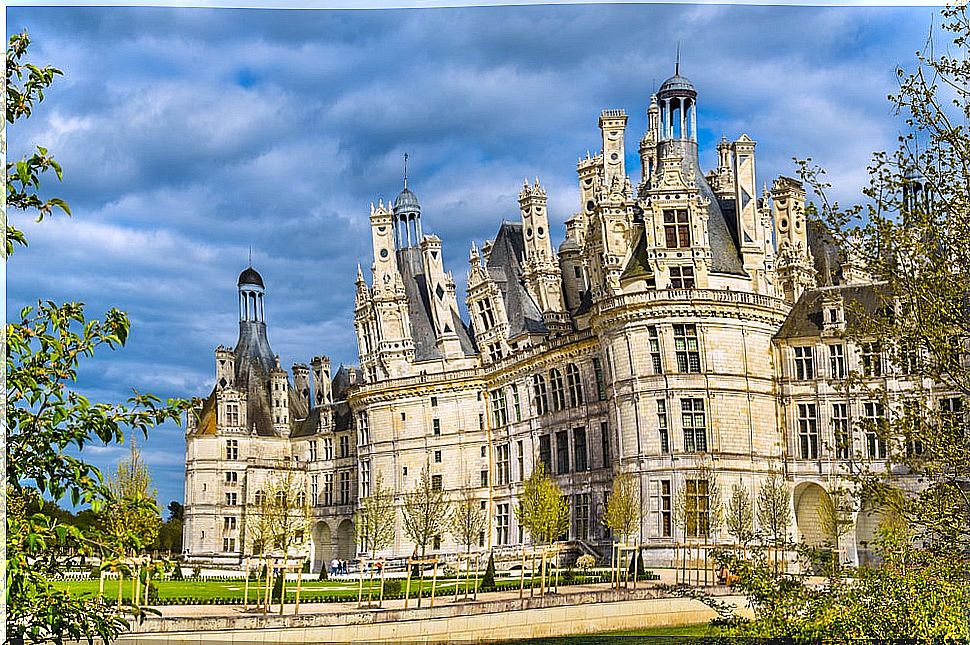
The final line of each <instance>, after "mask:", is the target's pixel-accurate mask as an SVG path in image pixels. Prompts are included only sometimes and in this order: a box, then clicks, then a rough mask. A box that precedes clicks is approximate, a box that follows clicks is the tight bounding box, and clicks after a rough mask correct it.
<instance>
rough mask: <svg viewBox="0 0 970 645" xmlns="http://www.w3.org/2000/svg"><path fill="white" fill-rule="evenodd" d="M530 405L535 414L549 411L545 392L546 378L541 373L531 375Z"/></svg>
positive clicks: (539, 414)
mask: <svg viewBox="0 0 970 645" xmlns="http://www.w3.org/2000/svg"><path fill="white" fill-rule="evenodd" d="M532 407H533V408H534V410H535V414H536V416H541V415H543V414H546V413H547V412H548V411H549V399H548V398H547V393H546V378H545V377H544V376H543V375H542V374H533V375H532Z"/></svg>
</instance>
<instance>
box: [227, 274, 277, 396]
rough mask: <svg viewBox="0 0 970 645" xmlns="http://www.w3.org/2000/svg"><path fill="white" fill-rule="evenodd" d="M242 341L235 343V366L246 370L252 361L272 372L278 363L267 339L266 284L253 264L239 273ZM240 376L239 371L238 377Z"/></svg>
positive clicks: (240, 338)
mask: <svg viewBox="0 0 970 645" xmlns="http://www.w3.org/2000/svg"><path fill="white" fill-rule="evenodd" d="M236 286H237V287H238V288H239V340H238V341H237V342H236V349H235V355H236V368H237V370H242V369H246V365H247V364H248V363H249V362H250V361H251V362H254V363H255V364H257V365H259V366H260V367H261V368H263V370H264V371H266V372H267V373H269V370H270V369H272V367H273V365H274V364H275V355H274V354H273V350H272V349H271V348H270V346H269V340H268V339H267V338H266V311H265V309H264V302H263V297H264V296H265V293H266V286H265V284H264V283H263V276H261V275H259V271H257V270H256V269H254V268H253V267H252V266H248V267H246V268H245V269H244V270H243V272H242V273H240V274H239V280H238V281H237V283H236ZM238 377H239V375H238V374H237V380H238Z"/></svg>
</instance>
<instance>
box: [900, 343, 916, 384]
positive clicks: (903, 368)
mask: <svg viewBox="0 0 970 645" xmlns="http://www.w3.org/2000/svg"><path fill="white" fill-rule="evenodd" d="M919 368H920V360H919V345H918V344H917V343H916V341H914V340H913V339H912V338H903V339H900V340H899V371H900V373H901V374H907V375H908V374H915V373H916V372H918V371H919Z"/></svg>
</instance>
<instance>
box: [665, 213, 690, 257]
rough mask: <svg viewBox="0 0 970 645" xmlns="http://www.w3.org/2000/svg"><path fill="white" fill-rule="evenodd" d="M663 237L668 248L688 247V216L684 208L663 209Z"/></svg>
mask: <svg viewBox="0 0 970 645" xmlns="http://www.w3.org/2000/svg"><path fill="white" fill-rule="evenodd" d="M664 237H665V239H666V242H667V248H668V249H686V248H689V247H690V218H689V217H688V216H687V210H686V209H678V210H666V211H664Z"/></svg>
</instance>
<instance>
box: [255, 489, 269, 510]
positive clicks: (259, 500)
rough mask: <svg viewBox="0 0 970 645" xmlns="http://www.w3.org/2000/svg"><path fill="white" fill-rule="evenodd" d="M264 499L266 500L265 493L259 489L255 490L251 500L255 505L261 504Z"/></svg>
mask: <svg viewBox="0 0 970 645" xmlns="http://www.w3.org/2000/svg"><path fill="white" fill-rule="evenodd" d="M265 500H266V493H264V492H263V491H261V490H258V491H256V495H255V499H254V500H253V502H254V503H255V504H256V506H262V505H263V502H264V501H265Z"/></svg>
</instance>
